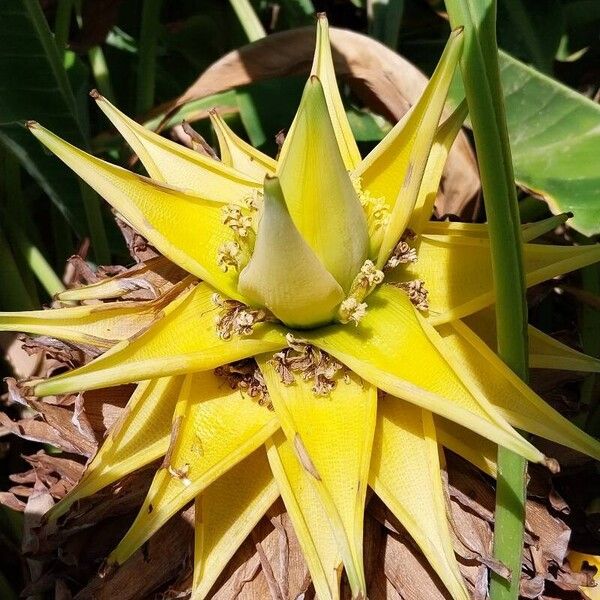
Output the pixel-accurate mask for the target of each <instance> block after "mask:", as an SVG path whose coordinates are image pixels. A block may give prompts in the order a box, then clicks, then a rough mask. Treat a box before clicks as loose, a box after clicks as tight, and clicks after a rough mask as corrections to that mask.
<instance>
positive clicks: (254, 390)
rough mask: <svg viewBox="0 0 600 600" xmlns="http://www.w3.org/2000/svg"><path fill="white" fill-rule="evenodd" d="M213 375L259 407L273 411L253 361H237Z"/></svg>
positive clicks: (258, 370) (218, 369)
mask: <svg viewBox="0 0 600 600" xmlns="http://www.w3.org/2000/svg"><path fill="white" fill-rule="evenodd" d="M215 375H218V376H219V377H222V378H223V379H224V380H225V381H226V382H227V383H228V385H229V386H230V387H231V389H232V390H240V392H241V393H242V395H243V394H248V396H250V398H252V399H253V400H256V401H257V402H258V404H259V405H260V406H265V407H266V408H268V409H269V410H273V404H272V403H271V400H270V398H269V392H268V390H267V384H266V383H265V380H264V378H263V375H262V373H261V372H260V369H259V368H258V365H257V364H256V362H255V361H254V360H253V359H245V360H238V361H236V362H232V363H230V364H228V365H223V366H221V367H218V368H216V369H215Z"/></svg>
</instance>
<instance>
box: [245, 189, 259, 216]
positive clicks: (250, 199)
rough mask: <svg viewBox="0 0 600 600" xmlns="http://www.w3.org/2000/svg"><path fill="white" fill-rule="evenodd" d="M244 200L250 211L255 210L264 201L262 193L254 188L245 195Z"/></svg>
mask: <svg viewBox="0 0 600 600" xmlns="http://www.w3.org/2000/svg"><path fill="white" fill-rule="evenodd" d="M242 202H243V203H244V206H245V207H246V208H247V209H248V210H249V211H250V212H255V211H257V210H258V209H259V207H260V205H261V203H262V194H261V193H260V192H259V191H258V190H252V192H251V193H250V194H248V195H247V196H245V197H244V199H243V200H242Z"/></svg>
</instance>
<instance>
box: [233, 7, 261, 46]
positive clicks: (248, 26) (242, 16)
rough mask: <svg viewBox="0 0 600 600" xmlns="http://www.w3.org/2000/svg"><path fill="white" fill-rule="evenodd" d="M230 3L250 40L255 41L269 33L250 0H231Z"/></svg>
mask: <svg viewBox="0 0 600 600" xmlns="http://www.w3.org/2000/svg"><path fill="white" fill-rule="evenodd" d="M229 4H231V7H232V8H233V10H234V11H235V14H236V15H237V18H238V19H239V21H240V24H241V25H242V28H243V30H244V32H245V33H246V35H247V36H248V40H249V41H251V42H255V41H256V40H260V39H261V38H264V37H265V36H266V35H267V33H266V31H265V28H264V27H263V26H262V23H261V22H260V19H259V18H258V17H257V15H256V13H255V12H254V9H253V8H252V5H251V4H250V2H249V0H229Z"/></svg>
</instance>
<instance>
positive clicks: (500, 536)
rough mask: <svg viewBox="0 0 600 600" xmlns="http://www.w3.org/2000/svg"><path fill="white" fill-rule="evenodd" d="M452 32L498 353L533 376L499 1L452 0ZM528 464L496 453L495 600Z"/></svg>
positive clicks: (504, 587)
mask: <svg viewBox="0 0 600 600" xmlns="http://www.w3.org/2000/svg"><path fill="white" fill-rule="evenodd" d="M446 8H447V10H448V14H449V16H450V22H451V24H452V26H453V27H458V26H461V25H462V26H464V28H465V46H464V51H463V56H462V60H461V73H462V77H463V82H464V86H465V93H466V96H467V102H468V105H469V113H470V116H471V123H472V125H473V134H474V137H475V145H476V148H477V155H478V158H479V167H480V172H481V184H482V188H483V195H484V200H485V207H486V213H487V219H488V227H489V232H490V250H491V259H492V273H493V279H494V288H495V292H496V321H497V344H498V354H499V356H500V357H501V358H502V360H503V361H504V362H505V363H506V364H507V365H508V366H509V367H510V368H511V369H512V370H513V371H514V372H515V373H516V374H517V375H518V376H519V377H521V379H523V380H527V377H528V365H527V361H528V356H527V306H526V302H525V279H524V272H523V257H522V254H523V249H522V238H521V230H520V225H519V211H518V204H517V195H516V191H515V184H514V173H513V167H512V159H511V154H510V146H509V140H508V130H507V127H506V115H505V109H504V103H503V92H502V86H501V83H500V73H499V67H498V47H497V43H496V2H495V0H446ZM526 468H527V465H526V461H524V460H523V459H522V458H521V457H519V456H516V455H515V454H513V453H512V452H509V451H508V450H506V449H504V448H499V450H498V479H497V486H496V517H495V529H494V555H495V557H496V558H497V559H498V560H500V561H501V562H502V563H504V564H505V565H506V566H507V567H508V568H509V569H510V571H511V573H512V577H511V581H506V580H505V579H503V578H501V577H499V576H497V575H496V574H492V582H491V587H490V596H491V598H492V600H517V598H518V594H519V581H520V575H521V562H522V552H523V536H524V520H525V500H526V490H525V485H526V484H525V475H526Z"/></svg>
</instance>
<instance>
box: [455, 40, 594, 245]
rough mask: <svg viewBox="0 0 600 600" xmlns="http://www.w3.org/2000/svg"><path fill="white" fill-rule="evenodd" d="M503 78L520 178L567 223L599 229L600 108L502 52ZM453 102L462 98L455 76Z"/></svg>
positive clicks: (582, 228)
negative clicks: (568, 214) (569, 215)
mask: <svg viewBox="0 0 600 600" xmlns="http://www.w3.org/2000/svg"><path fill="white" fill-rule="evenodd" d="M498 58H499V62H500V79H501V82H502V88H503V93H504V101H505V106H506V120H507V125H508V135H509V137H510V146H511V151H512V157H513V167H514V172H515V178H516V181H517V182H518V183H519V184H520V185H522V186H524V187H526V188H528V189H530V190H532V191H534V192H535V193H536V194H539V195H540V196H541V197H543V198H544V199H545V200H546V202H547V203H548V205H549V207H550V209H551V210H552V212H553V213H554V214H559V213H563V212H572V213H573V214H574V215H575V216H574V217H573V218H572V219H571V220H570V221H569V225H570V226H571V227H573V228H574V229H576V230H577V231H579V232H581V233H583V234H584V235H587V236H591V235H594V234H596V233H598V232H600V173H599V172H598V158H597V157H598V156H600V106H599V105H598V104H596V103H594V102H592V101H591V100H588V99H587V98H586V97H585V96H583V95H582V94H579V93H578V92H576V91H574V90H572V89H570V88H568V87H567V86H565V85H563V84H561V83H559V82H558V81H556V80H555V79H552V78H551V77H548V76H546V75H544V74H542V73H540V72H539V71H536V70H535V69H533V68H532V67H529V66H528V65H526V64H524V63H522V62H521V61H519V60H517V59H516V58H513V57H512V56H510V55H509V54H507V53H506V52H503V51H502V50H500V52H499V57H498ZM450 97H451V103H452V104H453V105H457V104H458V102H460V101H461V100H462V98H464V90H463V87H462V84H461V83H460V81H459V80H458V78H455V81H454V82H453V85H452V89H451V91H450Z"/></svg>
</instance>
